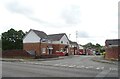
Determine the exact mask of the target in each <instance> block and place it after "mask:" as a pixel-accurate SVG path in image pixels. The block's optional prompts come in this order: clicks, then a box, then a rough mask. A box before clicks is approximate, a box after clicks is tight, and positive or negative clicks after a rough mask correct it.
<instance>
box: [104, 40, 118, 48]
mask: <svg viewBox="0 0 120 79" xmlns="http://www.w3.org/2000/svg"><path fill="white" fill-rule="evenodd" d="M105 43H106V44H107V45H119V46H120V39H109V40H106V41H105Z"/></svg>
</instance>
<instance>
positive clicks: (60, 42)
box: [48, 33, 69, 53]
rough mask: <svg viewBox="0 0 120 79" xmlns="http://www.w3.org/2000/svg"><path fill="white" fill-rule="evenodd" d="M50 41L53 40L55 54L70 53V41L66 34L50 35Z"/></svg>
mask: <svg viewBox="0 0 120 79" xmlns="http://www.w3.org/2000/svg"><path fill="white" fill-rule="evenodd" d="M48 39H49V40H52V47H53V53H56V52H64V53H69V39H68V37H67V35H66V34H65V33H60V34H51V35H48Z"/></svg>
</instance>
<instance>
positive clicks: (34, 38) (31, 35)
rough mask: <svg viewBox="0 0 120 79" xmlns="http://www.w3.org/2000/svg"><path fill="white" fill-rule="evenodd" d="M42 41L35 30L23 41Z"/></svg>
mask: <svg viewBox="0 0 120 79" xmlns="http://www.w3.org/2000/svg"><path fill="white" fill-rule="evenodd" d="M37 42H40V37H39V36H37V35H36V34H35V33H34V32H33V31H30V32H29V34H27V36H26V37H25V38H24V39H23V43H37Z"/></svg>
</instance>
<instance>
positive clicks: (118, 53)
mask: <svg viewBox="0 0 120 79" xmlns="http://www.w3.org/2000/svg"><path fill="white" fill-rule="evenodd" d="M105 52H106V55H105V59H112V60H120V39H109V40H106V41H105Z"/></svg>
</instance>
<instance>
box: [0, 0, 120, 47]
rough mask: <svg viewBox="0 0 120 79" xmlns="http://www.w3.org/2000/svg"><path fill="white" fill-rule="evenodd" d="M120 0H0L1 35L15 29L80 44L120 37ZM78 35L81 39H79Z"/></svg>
mask: <svg viewBox="0 0 120 79" xmlns="http://www.w3.org/2000/svg"><path fill="white" fill-rule="evenodd" d="M118 1H119V0H0V33H2V32H5V31H7V30H9V29H10V28H14V29H16V30H23V31H24V32H25V31H29V30H30V29H36V30H40V31H44V32H46V33H47V34H56V33H66V34H67V35H68V37H69V38H70V40H72V41H77V42H78V43H80V44H86V43H88V42H92V43H93V44H96V43H99V44H101V45H104V44H105V40H106V39H117V38H118ZM76 33H77V39H76Z"/></svg>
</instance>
